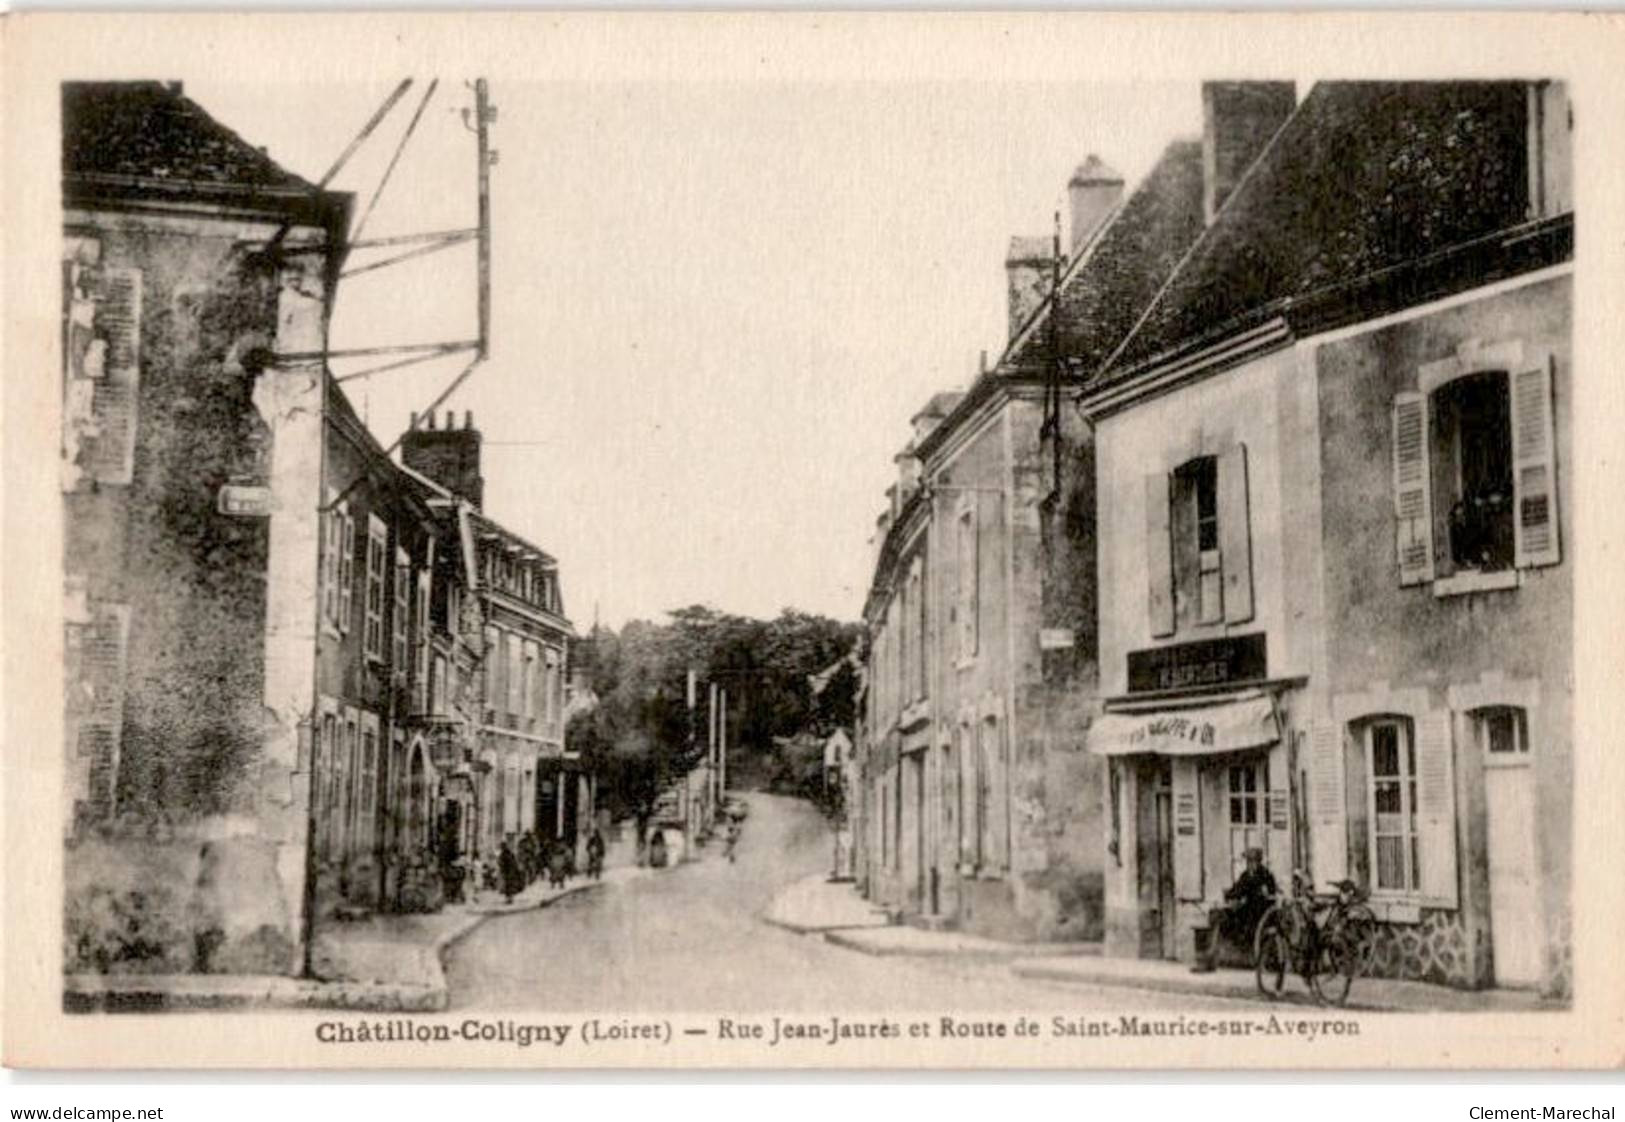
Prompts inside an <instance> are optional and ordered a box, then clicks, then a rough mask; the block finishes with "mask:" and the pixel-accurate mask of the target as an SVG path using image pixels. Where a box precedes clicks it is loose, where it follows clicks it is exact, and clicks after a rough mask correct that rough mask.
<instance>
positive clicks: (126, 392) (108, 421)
mask: <svg viewBox="0 0 1625 1122" xmlns="http://www.w3.org/2000/svg"><path fill="white" fill-rule="evenodd" d="M100 282H101V283H100V291H99V292H98V294H97V298H96V319H95V334H96V338H97V339H98V340H100V341H102V342H105V344H106V351H105V353H104V355H103V362H104V366H103V368H102V372H101V377H100V378H99V379H98V380H97V382H96V393H95V402H94V406H93V409H94V414H93V415H94V417H95V424H96V429H97V435H96V440H95V444H94V451H93V452H92V454H91V457H90V461H89V465H88V466H89V469H90V472H91V475H92V477H93V478H94V479H95V480H96V481H97V482H98V483H129V482H130V480H131V478H132V476H133V475H134V469H135V427H136V417H137V408H136V395H137V393H138V392H139V389H140V383H141V270H140V269H103V270H101V274H100Z"/></svg>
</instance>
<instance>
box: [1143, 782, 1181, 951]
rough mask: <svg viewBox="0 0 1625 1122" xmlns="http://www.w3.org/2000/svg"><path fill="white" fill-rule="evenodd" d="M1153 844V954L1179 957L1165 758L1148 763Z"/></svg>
mask: <svg viewBox="0 0 1625 1122" xmlns="http://www.w3.org/2000/svg"><path fill="white" fill-rule="evenodd" d="M1151 771H1152V775H1151V790H1152V802H1153V805H1154V807H1155V819H1156V835H1155V837H1156V843H1155V845H1153V847H1152V849H1153V853H1152V854H1151V855H1150V856H1151V867H1152V868H1153V869H1154V870H1155V871H1156V902H1157V939H1158V947H1157V957H1159V958H1164V959H1174V958H1177V957H1179V907H1178V903H1177V901H1176V899H1175V897H1174V774H1173V768H1172V766H1171V765H1170V764H1169V762H1168V761H1167V760H1165V759H1161V758H1158V759H1156V760H1155V761H1153V762H1152V764H1151Z"/></svg>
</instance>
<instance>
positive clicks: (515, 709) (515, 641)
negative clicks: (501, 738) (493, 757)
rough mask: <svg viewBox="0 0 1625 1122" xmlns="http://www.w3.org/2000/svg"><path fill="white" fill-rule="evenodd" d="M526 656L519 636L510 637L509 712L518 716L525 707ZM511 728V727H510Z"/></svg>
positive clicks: (510, 635) (511, 635)
mask: <svg viewBox="0 0 1625 1122" xmlns="http://www.w3.org/2000/svg"><path fill="white" fill-rule="evenodd" d="M524 693H525V656H524V652H523V647H522V644H521V640H520V638H519V636H517V635H514V634H511V633H510V634H509V636H508V691H507V711H508V713H509V714H511V715H513V716H516V717H517V716H518V715H519V713H520V712H521V711H522V709H523V707H524ZM510 727H511V726H510Z"/></svg>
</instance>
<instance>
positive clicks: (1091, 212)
mask: <svg viewBox="0 0 1625 1122" xmlns="http://www.w3.org/2000/svg"><path fill="white" fill-rule="evenodd" d="M1066 197H1067V200H1068V202H1069V203H1070V204H1071V206H1070V215H1069V217H1070V219H1071V224H1072V236H1071V237H1070V238H1068V239H1067V253H1068V254H1070V255H1071V256H1073V257H1076V256H1077V255H1078V250H1079V249H1081V248H1082V247H1083V246H1084V245H1085V244H1086V243H1087V242H1088V241H1089V239H1090V238H1092V237H1094V236H1095V231H1096V230H1098V229H1100V225H1101V223H1103V222H1105V221H1106V218H1107V216H1108V215H1110V214H1111V212H1112V211H1113V210H1114V209H1115V208H1116V207H1117V204H1118V203H1120V202H1122V201H1123V177H1122V175H1121V174H1119V173H1118V172H1117V171H1115V170H1113V169H1112V167H1111V165H1109V164H1107V163H1106V161H1105V160H1102V159H1101V158H1100V157H1099V156H1097V155H1095V154H1094V153H1093V152H1091V153H1090V154H1089V155H1088V156H1087V157H1086V158H1085V159H1084V161H1083V163H1081V164H1079V165H1078V166H1077V167H1076V168H1074V169H1073V170H1072V178H1071V179H1069V180H1067V184H1066Z"/></svg>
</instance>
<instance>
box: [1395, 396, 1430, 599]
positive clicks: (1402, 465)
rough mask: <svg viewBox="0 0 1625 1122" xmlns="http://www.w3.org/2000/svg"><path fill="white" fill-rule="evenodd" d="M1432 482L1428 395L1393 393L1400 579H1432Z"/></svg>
mask: <svg viewBox="0 0 1625 1122" xmlns="http://www.w3.org/2000/svg"><path fill="white" fill-rule="evenodd" d="M1431 492H1432V483H1431V480H1430V476H1429V471H1428V409H1427V398H1425V397H1423V396H1422V395H1421V394H1418V393H1402V394H1397V395H1395V397H1394V519H1395V527H1396V530H1395V534H1396V536H1395V542H1396V548H1397V551H1398V559H1399V583H1400V584H1401V585H1411V584H1421V583H1424V582H1426V581H1430V580H1432V579H1433V508H1432V494H1431Z"/></svg>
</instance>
